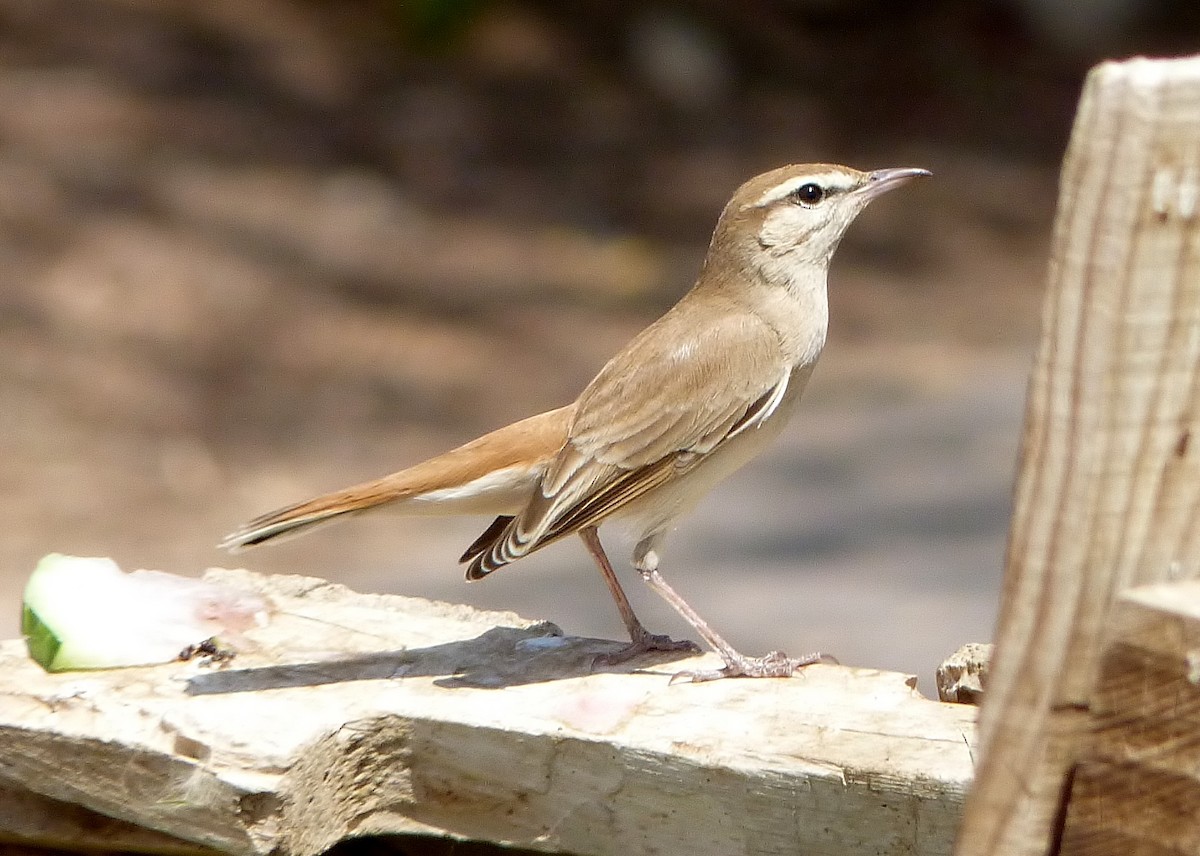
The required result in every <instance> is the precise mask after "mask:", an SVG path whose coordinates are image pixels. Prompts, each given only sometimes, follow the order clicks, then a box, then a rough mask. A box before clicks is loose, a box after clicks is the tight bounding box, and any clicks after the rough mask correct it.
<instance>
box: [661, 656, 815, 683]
mask: <svg viewBox="0 0 1200 856" xmlns="http://www.w3.org/2000/svg"><path fill="white" fill-rule="evenodd" d="M822 661H832V662H834V663H836V662H837V660H835V659H834V658H833V657H830V656H829V655H828V654H823V653H821V652H820V651H814V652H813V653H811V654H806V655H805V656H803V657H789V656H788V655H787V654H785V653H783V652H782V651H772V652H771V653H769V654H766V655H765V656H762V657H743V656H742V655H741V654H738V655H737V656H735V657H728V658H726V659H725V665H724V667H722V668H720V669H707V670H704V671H693V672H679V673H677V674H675V675H673V676H672V677H671V680H670V683H672V684H674V683H692V684H699V683H704V682H705V681H717V680H720V679H721V678H790V677H792V675H794V674H795V673H796V672H798V671H799V670H800V669H803V668H804V667H805V666H811V665H812V664H814V663H820V662H822Z"/></svg>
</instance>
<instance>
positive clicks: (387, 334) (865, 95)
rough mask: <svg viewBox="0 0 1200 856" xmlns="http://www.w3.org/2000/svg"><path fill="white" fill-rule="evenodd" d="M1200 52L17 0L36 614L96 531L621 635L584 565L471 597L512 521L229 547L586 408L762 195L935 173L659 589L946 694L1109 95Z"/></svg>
mask: <svg viewBox="0 0 1200 856" xmlns="http://www.w3.org/2000/svg"><path fill="white" fill-rule="evenodd" d="M1198 45H1200V6H1198V5H1197V4H1195V3H1194V2H1192V0H1092V2H1067V0H1061V2H1059V0H980V2H974V3H960V2H954V0H927V2H914V3H906V4H898V3H895V2H891V0H754V1H753V2H741V3H725V2H720V0H693V2H676V3H667V2H662V3H658V2H620V0H603V2H602V0H582V2H576V3H570V4H564V3H556V2H536V0H529V2H501V0H493V1H492V2H489V0H410V2H400V0H342V1H341V2H337V3H321V2H301V0H255V2H245V0H204V2H199V0H0V265H2V270H3V282H2V284H0V404H2V406H0V491H2V493H3V497H4V505H5V508H6V512H5V522H4V525H3V527H2V528H0V533H2V535H0V560H2V561H3V573H2V574H0V633H2V634H3V636H4V637H10V636H14V635H16V633H17V632H18V614H19V596H20V590H21V588H22V586H23V584H24V580H25V578H26V577H27V575H28V573H29V572H30V571H31V570H32V568H33V566H34V564H35V562H36V561H37V559H38V558H39V557H40V556H41V555H42V554H44V553H47V552H50V551H60V552H67V553H77V554H83V555H108V556H112V557H114V558H115V559H116V560H117V561H118V562H120V563H121V565H122V566H123V567H125V568H126V569H133V568H138V567H150V568H161V569H164V570H170V571H174V572H178V573H185V574H196V573H199V572H201V571H202V570H203V569H204V568H206V567H208V566H212V565H221V564H224V565H234V564H244V565H246V566H248V567H251V568H254V569H256V570H260V571H269V572H283V573H298V574H312V575H317V576H321V577H326V578H328V579H331V580H335V581H338V582H342V583H345V584H347V585H349V586H352V587H354V588H356V589H359V590H363V591H373V592H390V593H401V594H409V595H419V596H423V597H432V598H441V599H448V600H454V601H460V602H466V603H471V604H476V605H478V606H481V607H487V608H502V609H512V610H515V611H518V612H520V613H522V614H524V615H526V616H528V617H537V618H549V619H552V620H554V621H555V622H557V623H558V624H559V625H560V626H562V627H563V628H564V630H565V631H567V632H568V633H573V634H585V635H597V636H606V637H610V638H613V637H615V638H621V636H622V628H621V625H620V622H619V620H618V618H617V615H616V612H615V609H614V608H613V606H612V604H611V602H610V601H609V599H608V595H607V593H606V591H605V589H604V585H603V582H602V580H601V578H600V576H599V574H598V573H597V572H596V571H595V570H594V569H593V567H592V566H591V563H590V560H589V559H588V557H587V555H586V553H585V552H584V550H583V548H582V546H581V545H579V544H578V543H576V542H572V541H566V542H563V543H561V544H559V545H556V546H554V547H553V548H550V549H547V550H545V551H543V552H542V553H539V554H537V555H535V556H533V557H531V558H530V559H528V560H525V561H523V562H521V563H520V564H518V565H516V566H514V567H512V568H509V569H507V570H505V571H504V572H503V573H500V574H496V575H495V576H494V577H492V578H490V579H489V580H487V581H486V582H483V583H478V584H472V585H467V584H466V583H464V582H463V579H462V573H461V569H460V568H459V567H458V566H457V565H456V563H455V560H456V558H457V556H458V554H459V552H461V550H462V549H463V547H464V546H465V545H466V544H467V543H469V542H470V541H471V540H473V538H474V537H475V536H476V535H477V534H478V533H479V531H481V529H482V527H483V526H484V525H486V522H487V521H485V520H470V519H468V520H436V519H415V520H407V519H404V518H394V517H387V516H385V517H381V518H380V517H366V518H359V519H357V520H352V521H349V522H347V523H344V524H342V525H339V526H335V527H331V528H327V529H324V530H321V531H319V532H317V533H314V534H312V535H311V536H308V537H306V538H304V539H300V540H294V541H291V542H288V543H286V544H283V545H280V546H278V547H271V548H264V549H262V550H258V551H254V552H251V553H248V554H245V555H244V556H239V557H229V556H226V555H224V554H221V553H218V552H217V551H216V550H215V549H214V547H213V545H214V544H215V543H216V542H217V541H218V540H219V539H220V537H221V536H222V535H223V534H224V533H226V532H227V531H229V530H230V529H232V528H233V527H235V526H236V525H237V524H238V523H240V522H241V521H243V520H244V519H246V518H247V517H250V516H253V515H255V514H258V513H260V512H263V511H266V510H269V509H271V508H274V507H275V506H277V505H281V504H284V503H288V502H291V501H293V500H297V499H301V498H304V497H307V496H308V495H311V494H314V493H318V492H323V491H326V490H330V489H333V488H337V487H342V486H344V485H346V484H349V483H351V482H356V481H361V480H364V479H367V478H371V477H375V476H377V475H381V474H383V473H385V472H388V471H391V470H393V469H398V468H400V467H401V466H404V465H407V464H410V463H414V462H416V461H418V460H421V459H422V458H424V457H426V456H428V455H431V454H435V453H437V452H440V451H442V450H444V449H446V448H449V447H451V446H453V445H457V444H458V443H460V442H462V441H465V440H468V439H470V438H472V437H474V436H476V435H478V434H479V433H481V432H483V431H485V430H488V429H491V428H494V427H497V426H499V425H502V424H504V423H506V422H509V421H511V420H513V419H516V418H519V417H521V416H525V415H528V414H531V413H533V412H536V411H540V410H543V409H547V408H550V407H553V406H557V405H560V404H563V403H565V402H567V401H569V400H570V399H571V398H573V397H574V396H575V395H576V394H577V393H578V391H579V390H580V389H581V388H582V387H583V385H584V384H585V383H586V382H587V381H588V380H589V379H590V378H591V377H592V375H593V374H594V373H595V372H596V371H597V370H598V369H599V368H600V366H601V365H602V364H603V363H604V361H605V360H606V359H607V358H608V357H609V356H610V355H611V354H612V353H613V352H614V351H615V350H617V349H618V348H619V347H620V346H621V345H622V344H623V343H624V342H625V341H627V340H628V339H629V338H630V337H631V336H632V335H633V334H634V333H636V332H637V331H638V330H639V329H640V328H641V327H643V326H644V325H645V324H646V323H648V322H649V321H650V320H652V319H653V318H654V317H655V316H656V315H658V314H659V313H661V312H662V311H663V310H664V309H666V308H667V307H668V306H670V305H671V304H672V303H673V302H674V301H675V300H676V299H677V298H678V297H679V296H680V295H681V294H682V293H683V292H684V291H685V290H686V289H687V288H688V286H689V285H690V284H691V282H692V279H693V277H694V275H695V273H696V270H697V268H698V265H699V263H700V260H701V258H702V256H703V252H704V248H705V245H706V243H707V239H708V235H709V232H710V231H711V229H712V226H713V223H714V222H715V219H716V216H717V214H718V213H719V211H720V209H721V206H722V205H723V204H724V202H725V200H726V199H727V198H728V196H729V195H730V193H731V192H732V191H733V190H734V188H735V187H736V186H737V185H738V184H739V183H740V182H741V181H743V180H744V179H746V178H748V177H749V176H751V175H753V174H755V173H757V172H759V171H762V170H764V169H768V168H771V167H775V166H778V165H781V164H784V163H789V162H798V161H810V160H822V161H837V162H844V163H850V164H852V165H855V166H859V167H862V168H874V167H883V166H923V167H927V168H929V169H931V170H933V172H934V174H935V178H934V179H933V180H930V181H925V182H920V183H918V184H914V185H911V186H909V187H906V188H904V189H903V190H902V191H899V192H897V193H895V194H892V195H889V196H887V197H886V198H884V199H883V200H881V201H879V202H877V203H875V205H873V206H872V208H871V209H869V210H868V211H867V213H866V214H865V215H864V216H863V217H862V218H861V219H860V220H859V221H858V222H857V223H856V224H855V225H854V227H853V228H852V229H851V231H850V234H849V236H848V237H847V239H846V240H845V241H844V242H843V244H842V249H841V250H840V252H839V254H838V257H837V259H836V261H835V264H834V268H833V271H832V274H831V282H830V286H831V289H830V291H831V293H830V299H831V314H832V322H831V331H830V337H829V343H828V346H827V348H826V350H825V354H824V356H823V357H822V362H821V365H820V366H819V367H818V369H817V371H816V374H815V376H814V379H813V381H812V383H811V385H810V387H809V391H808V392H807V394H806V398H807V401H806V406H803V407H802V408H801V410H800V412H799V414H798V416H797V418H796V419H795V420H794V421H793V423H792V424H791V426H790V427H789V428H788V429H787V431H786V432H785V435H784V437H783V439H782V441H781V442H779V443H778V444H777V446H776V447H774V449H773V450H772V451H771V452H770V453H769V454H768V455H766V456H764V458H763V459H761V460H759V461H757V462H755V463H754V464H752V465H751V466H750V467H748V468H747V469H746V470H744V471H743V472H741V473H739V474H738V475H736V476H735V477H733V478H732V479H731V480H730V481H729V482H727V483H726V484H725V485H724V486H722V487H721V488H719V489H718V490H717V491H716V492H715V493H714V494H713V495H712V496H711V498H710V499H709V500H708V501H707V502H705V503H704V504H703V505H702V506H701V508H700V510H699V511H698V512H697V513H696V514H695V515H694V516H693V517H691V518H690V519H688V520H687V521H686V522H685V523H684V524H683V525H681V526H680V527H679V529H678V531H677V532H676V533H675V535H674V537H673V539H672V541H671V542H670V543H669V549H668V551H667V553H666V556H665V561H664V565H663V572H664V575H665V576H666V577H667V579H668V580H670V581H672V582H673V583H674V584H675V586H676V587H677V588H678V589H679V590H680V591H681V592H682V593H683V594H684V595H685V596H687V597H688V598H689V599H690V600H691V602H692V603H693V605H694V606H696V608H697V609H698V610H699V611H700V613H701V614H702V615H705V616H706V617H707V618H708V620H709V621H710V622H712V623H713V625H714V626H716V627H717V628H718V629H720V630H722V631H723V632H725V633H726V635H727V636H728V637H729V638H730V640H731V641H732V642H733V643H734V644H735V645H737V646H739V647H741V648H742V649H743V650H745V651H746V652H747V653H762V652H764V651H765V650H767V649H769V648H775V647H782V648H784V649H786V650H788V651H790V652H792V653H796V654H798V653H801V652H806V651H809V650H812V649H822V650H825V651H828V652H831V653H833V654H835V655H837V656H838V657H839V658H840V659H841V660H842V662H844V663H848V664H854V665H863V666H873V667H881V668H888V669H899V670H903V671H907V672H913V673H917V674H918V675H919V676H920V678H921V686H922V688H923V689H924V690H925V692H926V693H927V694H928V693H930V692H932V682H931V675H932V671H933V668H934V667H935V666H936V664H937V663H938V661H940V660H941V659H942V658H943V657H944V656H946V655H948V654H949V653H951V652H952V651H953V650H954V649H955V648H956V647H957V646H958V645H959V644H961V643H963V642H967V641H986V640H987V639H989V638H990V636H991V630H992V622H993V620H994V616H995V611H996V603H997V596H998V588H999V580H1000V572H1001V567H1002V563H1003V550H1004V539H1005V532H1006V528H1007V522H1008V514H1009V492H1010V485H1011V480H1012V475H1013V471H1014V466H1015V460H1016V453H1017V446H1018V440H1019V432H1020V424H1021V414H1022V408H1023V398H1024V386H1025V380H1026V375H1027V372H1028V368H1029V365H1030V361H1031V357H1032V352H1033V347H1034V344H1035V341H1036V336H1037V327H1038V312H1039V304H1040V300H1041V293H1042V283H1043V271H1044V268H1045V263H1046V254H1047V247H1048V242H1049V232H1050V227H1051V221H1052V216H1053V206H1054V203H1055V194H1056V176H1057V170H1058V165H1059V161H1060V159H1061V156H1062V153H1063V150H1064V147H1065V145H1066V140H1067V135H1068V132H1069V129H1070V123H1071V119H1072V115H1073V111H1074V107H1075V103H1076V100H1077V97H1078V94H1079V89H1080V86H1081V83H1082V81H1083V76H1084V74H1085V73H1086V70H1087V68H1088V67H1089V66H1090V65H1092V64H1094V63H1095V62H1097V61H1100V60H1102V59H1104V58H1117V57H1124V56H1128V55H1131V54H1136V53H1146V54H1152V55H1176V54H1181V53H1188V52H1192V51H1194V50H1196V49H1197V46H1198ZM605 537H606V540H607V542H608V545H609V547H610V552H611V553H612V554H613V556H614V559H616V558H617V557H618V556H620V557H622V561H621V562H619V563H618V569H619V571H620V572H621V573H622V574H624V576H625V579H627V580H628V583H627V588H628V589H629V592H630V594H631V596H632V597H633V598H634V602H635V605H636V606H637V607H638V609H639V612H640V613H641V615H642V617H643V619H644V620H645V622H646V623H647V624H648V625H649V626H650V628H651V629H652V630H656V631H660V632H661V631H669V632H671V633H672V634H676V635H680V634H685V633H686V632H687V628H686V627H685V626H684V625H683V624H682V622H681V621H680V620H678V619H676V618H675V616H674V615H673V613H671V612H670V610H669V608H668V607H666V606H665V605H664V604H661V603H660V602H659V601H658V600H657V598H655V597H654V596H653V595H652V594H651V593H649V592H648V591H645V590H643V586H642V584H641V583H640V581H639V580H638V579H637V577H636V575H635V574H634V573H633V572H632V571H631V570H628V566H627V564H626V563H625V562H624V561H623V558H624V556H626V555H628V552H627V550H628V543H627V542H626V541H625V540H623V538H622V534H621V533H620V532H611V533H606V535H605Z"/></svg>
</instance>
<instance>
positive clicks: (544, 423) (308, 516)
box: [220, 405, 574, 552]
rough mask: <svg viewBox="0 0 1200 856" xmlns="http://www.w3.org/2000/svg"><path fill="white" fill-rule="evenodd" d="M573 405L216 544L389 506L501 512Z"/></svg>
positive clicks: (559, 442) (523, 491)
mask: <svg viewBox="0 0 1200 856" xmlns="http://www.w3.org/2000/svg"><path fill="white" fill-rule="evenodd" d="M573 413H574V407H573V406H571V405H568V406H567V407H560V408H558V409H557V410H550V411H547V412H546V413H540V414H538V415H537V416H530V417H529V418H528V419H522V420H521V421H520V422H514V423H513V424H511V425H507V426H505V427H504V428H500V429H498V430H496V431H493V432H492V433H490V434H485V435H484V436H482V437H480V438H479V439H477V440H472V441H471V442H470V443H467V444H466V445H463V446H459V447H458V448H457V449H452V450H451V451H449V452H446V453H445V454H443V455H438V456H437V457H436V458H430V459H429V460H427V461H423V462H421V463H419V464H416V465H415V466H412V467H409V468H408V469H406V470H401V471H400V472H398V473H392V474H391V475H390V476H384V477H383V478H381V479H376V480H375V481H369V482H364V483H362V484H358V485H355V486H354V487H348V488H345V489H344V490H339V491H335V492H333V493H327V494H324V495H322V496H318V497H315V498H313V499H307V500H305V501H303V502H297V503H295V504H293V505H289V506H287V507H285V508H280V509H278V510H277V511H272V512H270V513H268V514H264V515H262V516H261V517H256V518H254V519H253V520H251V521H250V522H249V523H247V524H245V525H244V526H242V527H241V528H239V529H237V530H236V531H234V532H231V533H230V534H229V535H227V536H225V539H224V540H223V541H221V543H220V547H221V548H222V549H225V550H230V551H232V552H237V551H238V550H242V549H245V548H246V547H253V546H254V545H256V544H261V543H263V542H264V541H270V540H273V539H275V538H282V537H285V536H289V535H296V534H300V533H302V532H306V531H308V530H309V529H311V528H313V527H315V526H319V525H320V524H322V523H329V522H331V521H333V520H336V519H338V518H341V517H348V516H350V515H354V514H360V513H362V512H364V511H369V510H371V509H373V508H378V507H379V506H382V505H393V506H395V507H396V508H397V509H400V510H403V511H404V512H406V513H410V514H503V513H506V512H507V511H509V510H510V509H512V508H514V507H520V505H522V504H523V503H524V502H525V500H526V499H527V498H528V495H529V492H530V490H531V489H532V486H533V484H534V482H535V481H536V480H537V478H538V476H539V475H540V474H541V472H542V471H543V470H544V469H545V467H546V464H547V463H548V462H549V461H550V460H551V459H552V458H553V457H554V455H555V454H556V453H557V452H558V450H559V449H561V448H562V446H563V444H564V443H565V442H566V439H567V427H568V425H569V424H570V421H571V416H572V414H573Z"/></svg>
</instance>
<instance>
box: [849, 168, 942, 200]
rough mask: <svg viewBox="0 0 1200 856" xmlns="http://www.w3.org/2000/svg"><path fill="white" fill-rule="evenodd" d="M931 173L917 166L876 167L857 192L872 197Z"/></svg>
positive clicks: (868, 197) (869, 198)
mask: <svg viewBox="0 0 1200 856" xmlns="http://www.w3.org/2000/svg"><path fill="white" fill-rule="evenodd" d="M925 175H933V173H932V172H930V171H929V170H927V169H920V168H919V167H912V166H904V167H896V168H894V169H877V170H875V171H874V172H872V173H870V174H869V175H868V176H867V181H866V183H865V184H863V185H862V186H861V187H860V188H858V191H857V192H858V193H861V194H862V195H863V196H865V197H866V198H867V199H868V200H871V199H874V198H875V197H876V196H879V195H880V194H883V193H887V192H888V191H889V190H891V189H893V188H896V187H899V186H900V185H902V184H905V183H906V182H909V181H911V180H912V179H914V178H918V177H920V176H925Z"/></svg>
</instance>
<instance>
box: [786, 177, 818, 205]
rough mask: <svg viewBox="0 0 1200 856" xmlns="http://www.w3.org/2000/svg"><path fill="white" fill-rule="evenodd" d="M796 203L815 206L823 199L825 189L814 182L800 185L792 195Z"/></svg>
mask: <svg viewBox="0 0 1200 856" xmlns="http://www.w3.org/2000/svg"><path fill="white" fill-rule="evenodd" d="M792 195H793V196H794V197H795V198H796V201H797V202H800V203H801V204H804V205H816V204H817V203H818V202H820V201H821V200H822V199H824V198H825V188H823V187H821V185H819V184H816V183H815V182H811V181H810V182H807V183H805V184H802V185H800V186H799V187H797V188H796V190H795V191H794V192H793V193H792Z"/></svg>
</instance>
